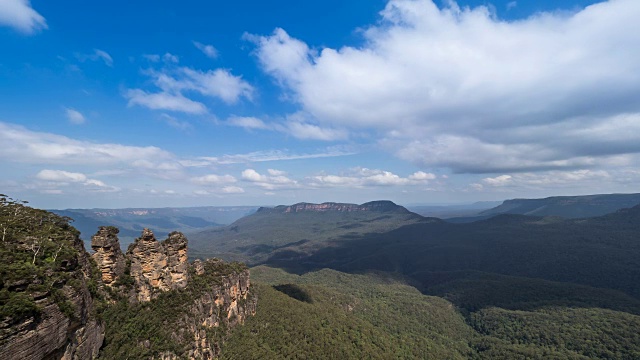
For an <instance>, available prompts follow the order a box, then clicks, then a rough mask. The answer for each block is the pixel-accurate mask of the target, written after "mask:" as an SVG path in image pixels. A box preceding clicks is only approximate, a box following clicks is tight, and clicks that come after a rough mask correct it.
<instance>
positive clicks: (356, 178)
mask: <svg viewBox="0 0 640 360" xmlns="http://www.w3.org/2000/svg"><path fill="white" fill-rule="evenodd" d="M433 179H436V175H434V174H430V173H425V172H423V171H418V172H415V173H413V174H411V175H409V176H408V177H406V178H403V177H401V176H399V175H396V174H394V173H392V172H390V171H384V170H378V169H367V168H360V167H358V168H354V169H351V170H350V171H349V172H348V173H347V174H344V175H317V176H313V177H310V178H309V181H310V184H311V185H312V186H316V187H327V186H328V187H333V186H338V187H340V186H347V187H366V186H405V185H424V184H427V183H428V181H429V180H433Z"/></svg>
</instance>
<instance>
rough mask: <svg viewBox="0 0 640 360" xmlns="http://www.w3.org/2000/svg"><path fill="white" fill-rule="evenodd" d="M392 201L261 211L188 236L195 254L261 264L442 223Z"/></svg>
mask: <svg viewBox="0 0 640 360" xmlns="http://www.w3.org/2000/svg"><path fill="white" fill-rule="evenodd" d="M441 221H442V220H440V219H435V218H425V217H423V216H420V215H418V214H415V213H412V212H411V211H409V210H407V209H406V208H404V207H402V206H400V205H397V204H395V203H393V202H392V201H387V200H380V201H371V202H367V203H364V204H360V205H358V204H346V203H333V202H328V203H322V204H311V203H298V204H294V205H280V206H276V207H273V208H267V207H262V208H260V209H258V211H257V212H255V213H254V214H251V215H249V216H245V217H243V218H241V219H239V220H237V221H235V222H234V223H233V224H231V225H228V226H224V227H219V228H213V229H208V230H203V231H200V232H197V233H192V234H190V235H189V239H190V240H191V244H192V247H193V249H194V252H193V254H197V255H196V256H198V257H211V256H215V257H220V258H222V259H226V260H231V259H233V260H239V261H246V262H249V263H250V264H259V263H261V262H264V261H266V260H267V258H269V257H271V256H275V257H279V256H285V257H287V258H289V257H291V256H306V255H308V254H310V253H312V252H313V251H315V250H317V249H319V248H322V247H324V246H327V244H330V243H332V242H335V241H340V240H343V239H348V238H350V237H360V236H363V235H365V234H370V233H382V232H387V231H390V230H393V229H397V228H399V227H401V226H404V225H409V224H415V223H422V222H441Z"/></svg>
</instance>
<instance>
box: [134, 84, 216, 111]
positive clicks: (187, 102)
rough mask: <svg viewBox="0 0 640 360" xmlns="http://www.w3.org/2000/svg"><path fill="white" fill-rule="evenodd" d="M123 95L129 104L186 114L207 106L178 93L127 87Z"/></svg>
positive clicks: (204, 109) (204, 108) (201, 109)
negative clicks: (150, 91)
mask: <svg viewBox="0 0 640 360" xmlns="http://www.w3.org/2000/svg"><path fill="white" fill-rule="evenodd" d="M124 97H125V98H127V99H128V100H129V102H128V105H129V106H134V105H140V106H144V107H147V108H149V109H152V110H168V111H178V112H184V113H188V114H204V113H206V112H207V107H206V106H204V104H202V103H200V102H197V101H193V100H191V99H188V98H186V97H184V96H183V95H182V94H179V93H178V94H172V93H168V92H160V93H148V92H146V91H144V90H141V89H129V90H127V91H126V92H125V94H124Z"/></svg>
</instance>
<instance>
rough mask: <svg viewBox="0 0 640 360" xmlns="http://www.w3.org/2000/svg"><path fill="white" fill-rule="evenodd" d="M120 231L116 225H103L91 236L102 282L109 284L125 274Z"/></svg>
mask: <svg viewBox="0 0 640 360" xmlns="http://www.w3.org/2000/svg"><path fill="white" fill-rule="evenodd" d="M118 232H119V230H118V228H116V227H113V226H101V227H100V228H99V229H98V232H97V233H96V234H95V235H93V236H92V237H91V249H93V251H94V254H93V255H92V258H93V259H94V260H95V262H96V263H97V264H98V265H99V270H100V275H101V278H102V282H103V283H104V284H105V285H109V286H111V285H112V284H113V283H114V282H115V281H116V280H117V279H118V278H120V277H121V276H122V274H124V269H125V259H124V254H123V253H122V250H121V249H120V241H119V240H118Z"/></svg>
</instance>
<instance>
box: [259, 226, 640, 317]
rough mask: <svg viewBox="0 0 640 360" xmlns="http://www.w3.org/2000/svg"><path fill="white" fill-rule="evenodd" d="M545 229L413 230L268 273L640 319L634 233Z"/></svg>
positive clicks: (341, 245)
mask: <svg viewBox="0 0 640 360" xmlns="http://www.w3.org/2000/svg"><path fill="white" fill-rule="evenodd" d="M539 224H540V222H532V221H531V220H530V219H527V218H522V217H510V216H507V217H501V218H499V219H495V220H488V221H486V222H485V223H474V224H465V225H453V224H442V223H439V224H416V225H408V226H405V227H402V228H400V229H397V230H394V231H391V232H388V233H384V234H377V235H370V234H368V235H362V236H353V235H349V236H348V237H344V238H342V239H339V240H341V241H336V242H334V243H332V244H330V246H327V247H325V248H322V249H319V250H317V251H316V252H315V253H313V254H311V255H307V254H304V253H301V252H297V251H292V250H287V251H280V252H276V253H275V254H272V256H271V257H270V258H268V260H266V261H265V262H264V264H265V265H269V266H272V267H279V268H282V269H284V270H286V271H288V272H290V273H296V274H304V273H307V272H310V271H316V270H320V269H322V268H330V269H334V270H338V271H342V272H348V273H363V272H367V271H370V270H377V271H384V272H389V273H397V274H402V275H405V276H407V277H409V278H411V279H412V280H414V281H415V282H416V284H418V285H417V286H416V287H417V288H419V290H420V291H422V292H423V293H424V294H427V295H435V296H440V297H443V298H446V299H448V300H449V301H451V302H452V303H454V304H455V305H457V306H458V307H460V308H461V309H465V310H467V311H477V310H479V309H482V308H486V307H492V306H495V307H501V308H506V309H513V310H533V309H538V308H544V307H555V306H563V307H566V306H568V307H581V308H591V307H595V308H605V309H611V310H617V311H624V312H629V313H633V314H640V299H638V298H634V297H632V296H630V295H629V294H632V295H640V289H639V288H638V285H637V278H638V277H640V263H639V260H638V257H637V256H636V255H638V251H637V245H635V246H634V245H633V244H631V243H627V242H626V241H629V239H632V237H631V233H625V232H621V233H619V234H618V235H619V240H618V241H617V242H616V243H615V244H606V243H603V241H602V240H601V239H610V238H611V237H612V235H611V234H610V233H607V231H608V229H595V228H586V229H581V228H580V227H576V226H575V225H571V224H570V225H571V226H568V225H567V224H566V223H563V222H560V223H551V224H550V225H548V226H546V225H545V226H541V225H539ZM634 233H635V232H634ZM633 239H634V242H635V236H633ZM607 241H609V240H607ZM416 284H412V285H414V286H415V285H416Z"/></svg>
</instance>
